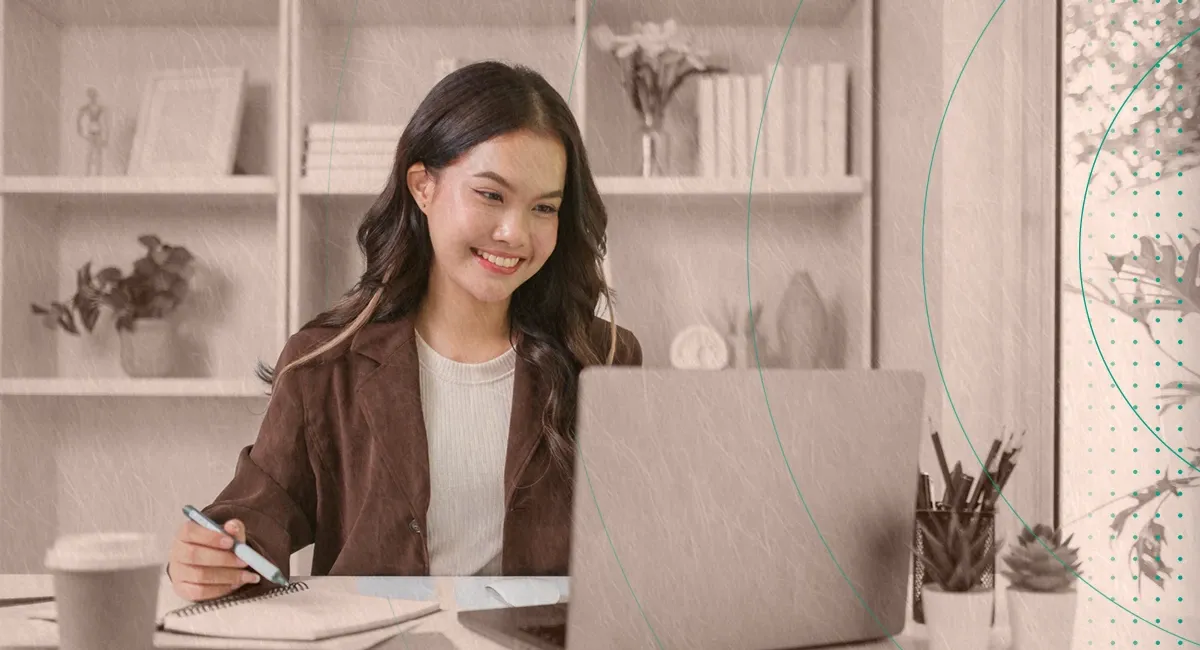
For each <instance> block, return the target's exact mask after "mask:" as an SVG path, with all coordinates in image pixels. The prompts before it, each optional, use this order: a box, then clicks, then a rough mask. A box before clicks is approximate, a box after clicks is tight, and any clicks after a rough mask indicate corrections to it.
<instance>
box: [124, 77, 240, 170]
mask: <svg viewBox="0 0 1200 650" xmlns="http://www.w3.org/2000/svg"><path fill="white" fill-rule="evenodd" d="M245 93H246V69H245V68H242V67H223V68H208V69H177V70H164V71H160V72H157V73H155V74H153V75H152V76H151V78H150V81H149V83H148V84H147V85H146V90H145V93H144V94H143V97H142V106H141V110H140V112H139V113H138V122H137V128H136V130H135V132H134V136H133V151H132V153H131V156H130V160H129V171H128V173H129V175H130V176H226V175H229V174H231V173H232V172H233V167H234V160H235V158H236V154H237V139H238V132H239V131H240V130H241V125H242V115H243V113H244V108H245V101H244V98H245Z"/></svg>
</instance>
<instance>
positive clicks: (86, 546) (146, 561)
mask: <svg viewBox="0 0 1200 650" xmlns="http://www.w3.org/2000/svg"><path fill="white" fill-rule="evenodd" d="M161 556H162V553H161V552H160V550H159V547H158V539H157V537H156V536H155V535H153V534H150V533H135V532H97V533H81V534H76V535H64V536H61V537H59V538H58V539H57V540H55V542H54V545H53V546H52V547H50V549H49V550H48V551H47V552H46V562H45V563H46V568H47V569H50V570H52V571H116V570H121V569H135V568H140V567H147V566H154V565H158V564H162V563H163V559H162V557H161Z"/></svg>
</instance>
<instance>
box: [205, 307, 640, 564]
mask: <svg viewBox="0 0 1200 650" xmlns="http://www.w3.org/2000/svg"><path fill="white" fill-rule="evenodd" d="M591 329H592V336H593V338H594V340H595V341H596V342H597V343H598V349H602V350H604V351H605V352H607V350H608V344H609V341H610V340H611V339H610V337H611V333H610V332H609V322H608V321H606V320H602V319H600V318H596V319H595V320H594V321H593V324H592V328H591ZM334 333H335V332H334V331H333V330H330V329H307V330H301V331H300V332H297V333H296V334H294V335H293V336H291V337H290V339H289V340H288V342H287V344H286V345H285V347H284V350H283V352H282V354H281V355H280V358H279V362H278V365H277V366H276V369H281V368H283V366H284V365H285V364H287V363H289V362H290V361H291V360H293V359H296V358H298V357H300V356H301V355H303V354H304V353H306V352H308V351H309V350H312V349H314V348H315V347H317V346H318V345H319V344H320V343H322V342H323V341H326V340H328V339H329V338H331V337H332V336H333V335H334ZM641 362H642V352H641V347H640V344H639V343H638V341H637V339H636V338H635V337H634V336H633V334H632V333H630V332H629V331H628V330H626V329H624V328H618V347H617V353H616V358H615V360H614V363H616V364H618V365H641ZM538 396H539V391H538V377H537V373H536V369H535V368H533V367H531V366H530V365H529V364H528V363H526V362H525V361H524V360H523V359H521V358H520V357H518V360H517V363H516V371H515V376H514V385H513V408H512V418H511V423H510V427H509V439H508V452H507V460H506V461H505V467H504V485H505V490H506V500H505V504H506V506H505V507H506V510H507V511H506V515H505V522H504V545H503V553H502V554H503V561H502V571H503V573H504V574H505V575H531V576H532V575H567V573H568V567H569V555H570V554H569V549H570V534H571V515H572V510H571V506H572V504H571V501H572V497H571V493H572V490H571V487H572V480H573V477H572V473H573V470H567V471H560V470H558V469H557V468H556V466H555V465H554V464H553V463H552V462H551V458H550V454H549V450H548V448H547V446H546V445H545V443H543V442H542V440H541V437H540V436H539V435H538V431H537V429H536V425H537V423H538V416H539V414H538V408H539V407H540V406H541V403H540V402H539V399H538ZM428 507H429V458H428V452H427V446H426V438H425V425H424V421H423V416H422V412H421V397H420V380H419V367H418V361H417V348H416V339H415V338H414V336H413V326H412V322H411V321H410V320H408V319H403V320H399V321H396V322H392V323H373V324H369V325H367V326H366V327H364V328H363V329H362V330H361V331H359V332H358V333H357V334H356V335H355V336H354V337H353V338H352V339H350V341H348V342H347V343H345V344H343V345H342V346H340V347H339V348H338V349H336V350H331V351H330V352H329V353H327V354H326V355H324V356H323V357H322V358H321V359H320V360H319V361H318V362H317V363H312V364H309V365H306V366H304V367H302V368H297V369H295V370H293V371H291V372H288V373H287V374H286V375H284V376H283V377H282V378H281V380H280V381H279V382H277V385H276V386H275V388H274V394H273V395H272V397H271V400H270V402H269V405H268V407H267V412H266V415H265V416H264V419H263V422H262V426H261V428H260V430H259V433H258V437H257V439H256V441H255V442H254V444H252V445H248V446H246V447H245V448H243V449H242V450H241V452H240V454H239V456H238V462H237V469H236V470H235V473H234V476H233V479H232V480H231V481H230V482H229V484H228V485H227V486H226V487H225V488H224V489H223V490H222V491H221V493H220V494H219V495H218V496H217V498H216V500H215V501H214V502H213V503H212V504H211V505H209V506H208V507H206V508H204V512H205V514H207V515H208V516H209V517H211V518H212V519H213V520H215V521H216V522H217V523H224V522H225V521H226V520H228V519H230V518H234V517H236V518H239V519H241V520H242V521H243V522H244V523H245V525H246V533H247V542H248V543H249V544H250V546H252V547H254V548H255V549H256V550H258V551H259V552H260V553H262V554H263V555H264V556H265V557H266V558H267V559H268V560H270V561H271V562H273V563H274V564H275V565H276V566H278V567H279V568H280V569H282V570H283V572H284V573H285V575H286V574H288V573H289V568H288V567H289V558H290V556H291V554H292V553H293V552H295V551H297V550H299V549H301V548H304V547H305V546H308V545H309V544H315V546H314V549H313V566H312V574H313V575H428V574H429V549H428V547H427V545H426V539H425V534H424V531H425V525H426V519H425V516H426V510H427V509H428Z"/></svg>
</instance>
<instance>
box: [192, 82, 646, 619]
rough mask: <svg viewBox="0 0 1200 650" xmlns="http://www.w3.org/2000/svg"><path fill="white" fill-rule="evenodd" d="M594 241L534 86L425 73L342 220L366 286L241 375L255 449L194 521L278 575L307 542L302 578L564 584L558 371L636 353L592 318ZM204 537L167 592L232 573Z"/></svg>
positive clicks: (567, 131) (571, 145)
mask: <svg viewBox="0 0 1200 650" xmlns="http://www.w3.org/2000/svg"><path fill="white" fill-rule="evenodd" d="M606 227H607V214H606V212H605V209H604V205H603V203H602V202H601V200H600V195H599V193H598V192H597V189H596V185H595V182H594V180H593V178H592V175H591V170H590V168H589V166H588V161H587V155H586V153H585V151H584V148H583V145H582V142H581V136H580V133H579V129H578V126H577V124H576V122H575V120H574V118H573V116H572V114H571V112H570V110H569V109H568V107H567V105H566V102H564V101H563V99H562V97H561V96H560V95H559V94H558V93H557V91H555V90H554V89H553V88H552V87H551V86H550V85H549V84H548V83H547V82H546V81H545V79H543V78H542V77H541V75H539V74H538V73H536V72H534V71H532V70H529V69H527V68H524V67H520V66H510V65H506V64H502V63H498V62H490V61H487V62H481V63H475V64H472V65H469V66H466V67H464V68H461V69H459V70H458V71H456V72H454V73H452V74H450V75H449V76H447V77H446V78H444V79H443V80H442V81H440V82H439V83H438V84H437V85H436V86H435V87H434V88H433V89H432V90H431V91H430V93H429V95H428V96H427V97H426V98H425V99H424V101H423V102H422V103H421V104H420V106H419V107H418V108H417V110H416V111H415V113H414V115H413V116H412V118H411V119H410V120H409V123H408V126H407V127H406V128H405V130H404V133H403V134H402V136H401V138H400V142H399V145H398V146H397V148H396V154H395V160H394V164H393V167H392V173H391V176H390V178H389V181H388V184H387V186H386V188H385V189H384V190H383V192H382V193H381V194H380V196H379V197H378V198H377V199H376V200H375V202H374V204H373V205H372V206H371V208H370V209H369V210H368V211H367V214H366V216H365V218H364V219H363V221H362V223H361V225H360V226H359V229H358V237H357V239H358V244H359V247H360V248H361V250H362V251H363V253H364V254H365V258H366V259H365V267H364V268H365V270H364V271H363V273H362V275H361V277H360V278H359V280H358V282H357V283H356V284H355V286H354V288H353V289H352V290H350V291H349V292H347V294H346V295H345V296H344V297H343V298H342V299H341V300H340V301H339V302H338V303H337V304H335V305H334V306H333V307H332V308H331V309H329V310H327V311H325V312H324V313H322V314H320V315H318V316H317V317H316V318H314V319H313V320H311V321H310V322H309V323H307V324H306V325H305V326H304V327H302V328H301V330H300V331H299V332H297V333H296V334H294V335H293V336H292V337H291V338H290V340H289V341H288V343H287V345H286V346H285V348H284V350H283V353H282V354H281V355H280V358H279V363H278V365H277V367H276V368H275V369H270V368H265V367H264V368H263V369H262V370H263V372H262V375H263V378H264V379H266V380H268V381H270V382H271V383H272V386H273V394H272V398H271V402H270V405H269V407H268V411H267V414H266V417H265V419H264V421H263V424H262V427H261V429H260V431H259V435H258V439H257V440H256V441H255V443H254V444H253V445H250V446H247V447H245V448H244V449H243V450H242V452H241V455H240V456H239V460H238V468H237V472H236V474H235V476H234V478H233V480H232V481H231V482H230V483H229V485H228V486H227V487H226V488H225V489H224V490H223V491H222V493H221V494H220V495H219V496H218V497H217V499H216V500H215V502H214V503H213V504H212V505H210V506H209V507H208V508H206V509H204V513H205V514H206V515H208V516H209V517H210V518H212V519H213V520H214V521H217V522H220V523H221V524H222V525H224V526H225V527H226V529H227V530H229V531H230V532H232V533H233V534H235V535H237V536H240V537H244V538H245V539H246V540H247V543H248V544H249V545H250V546H251V547H253V548H255V549H257V550H258V551H259V552H260V553H261V554H263V555H264V556H266V557H267V558H268V559H269V560H270V561H271V562H273V563H274V564H275V565H276V566H279V567H281V568H282V567H287V566H288V558H289V556H290V555H291V554H292V553H293V552H295V551H297V550H299V549H301V548H304V547H306V546H308V545H310V544H314V553H313V564H312V573H313V574H314V575H325V574H341V575H421V574H431V573H432V574H437V575H473V574H510V575H511V574H516V575H539V574H552V575H565V574H566V573H567V570H568V550H569V547H570V539H569V535H570V518H571V504H572V494H571V485H572V472H573V460H572V459H573V439H574V420H575V408H576V395H575V391H576V386H577V381H578V374H579V372H580V370H581V369H582V368H583V367H585V366H589V365H596V364H605V363H607V364H621V365H639V364H640V363H641V356H642V354H641V348H640V345H639V343H638V341H637V339H636V338H635V337H634V336H633V335H632V333H630V332H629V331H628V330H625V329H623V328H620V327H617V326H616V324H615V323H614V322H609V321H606V320H602V319H600V318H598V317H597V316H596V315H595V313H596V307H597V304H598V301H599V299H600V297H601V296H604V297H605V299H606V303H608V302H609V301H608V299H609V295H608V294H609V290H608V287H607V286H606V284H605V280H604V276H603V274H602V271H601V260H602V257H603V254H604V250H605V230H606ZM609 304H610V303H609ZM610 314H611V312H610ZM210 538H211V536H205V535H204V534H203V533H202V531H198V530H196V529H194V524H192V523H191V522H188V524H186V525H185V526H184V527H183V528H181V529H180V532H179V535H178V537H177V539H176V541H175V544H174V547H173V550H172V554H171V560H172V561H171V564H170V566H169V573H170V575H171V576H172V579H173V581H174V584H175V586H176V590H177V591H178V592H179V593H180V594H181V595H183V596H184V597H186V598H191V599H208V598H212V597H216V596H220V595H224V594H226V593H229V592H230V591H232V590H234V589H237V588H238V587H239V586H240V585H241V584H242V582H243V580H245V579H246V577H247V576H249V575H250V574H248V573H247V570H246V569H245V567H244V566H243V565H242V564H240V563H239V561H238V560H237V559H236V557H234V556H233V555H232V554H231V553H230V552H229V551H227V550H225V549H224V548H219V547H215V546H212V545H210V543H209V541H206V540H210Z"/></svg>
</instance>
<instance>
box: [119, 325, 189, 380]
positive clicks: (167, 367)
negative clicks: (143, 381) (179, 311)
mask: <svg viewBox="0 0 1200 650" xmlns="http://www.w3.org/2000/svg"><path fill="white" fill-rule="evenodd" d="M120 338H121V368H122V369H123V370H124V371H125V374H127V375H129V376H130V377H166V376H167V375H169V374H170V373H171V370H172V368H173V366H174V363H173V359H172V356H171V355H172V353H173V351H174V349H175V327H174V324H173V323H171V322H170V321H167V320H165V319H161V318H141V319H137V320H135V321H133V329H131V330H126V329H123V330H121V332H120Z"/></svg>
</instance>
